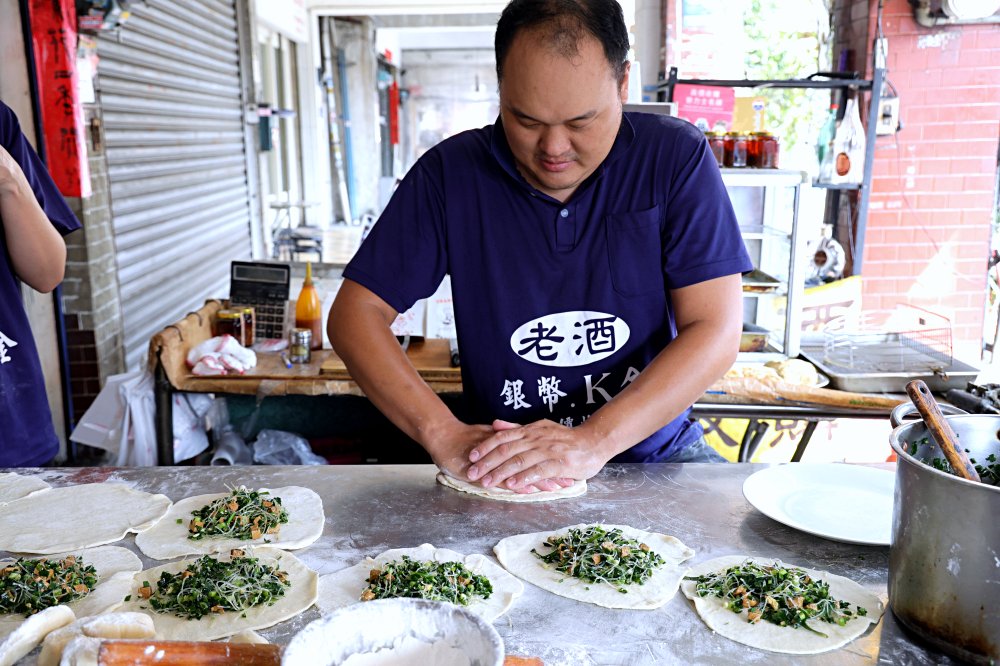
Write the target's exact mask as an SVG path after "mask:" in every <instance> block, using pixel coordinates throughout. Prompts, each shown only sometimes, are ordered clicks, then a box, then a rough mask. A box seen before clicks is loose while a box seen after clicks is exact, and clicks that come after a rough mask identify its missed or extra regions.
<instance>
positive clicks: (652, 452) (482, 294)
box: [344, 113, 752, 462]
mask: <svg viewBox="0 0 1000 666" xmlns="http://www.w3.org/2000/svg"><path fill="white" fill-rule="evenodd" d="M751 269H752V265H751V263H750V259H749V257H748V256H747V253H746V249H745V247H744V245H743V240H742V237H741V236H740V231H739V227H738V224H737V222H736V218H735V215H734V214H733V209H732V205H731V204H730V201H729V196H728V194H727V193H726V189H725V187H724V186H723V184H722V178H721V176H720V173H719V167H718V165H717V163H716V161H715V159H714V157H713V156H712V154H711V152H710V151H709V150H708V145H707V143H706V141H705V139H704V137H703V136H702V134H701V133H700V132H699V131H698V130H697V129H696V128H695V127H694V126H693V125H691V124H690V123H687V122H685V121H682V120H678V119H675V118H670V117H667V116H662V115H653V114H644V113H626V114H625V115H624V119H623V121H622V124H621V127H620V129H619V132H618V136H617V138H616V139H615V142H614V145H613V146H612V148H611V151H610V153H609V154H608V157H607V158H606V159H605V160H604V162H603V163H602V164H601V166H600V167H599V168H598V169H597V170H596V171H595V172H594V173H593V174H592V175H591V176H590V177H589V178H588V179H587V180H586V181H584V183H582V184H581V185H580V187H579V188H578V189H577V190H576V191H575V192H574V193H573V196H572V197H571V198H570V199H569V201H567V202H566V203H561V202H559V201H558V200H556V199H554V198H552V197H550V196H548V195H546V194H544V193H542V192H540V191H538V190H536V189H535V188H534V187H532V186H531V185H530V184H528V182H527V181H525V179H524V178H523V177H522V176H521V175H520V173H519V172H518V170H517V167H516V166H515V162H514V158H513V155H512V153H511V151H510V147H509V146H508V144H507V141H506V138H505V135H504V132H503V127H502V125H501V122H500V120H499V119H498V120H497V122H496V123H495V124H494V125H491V126H487V127H484V128H481V129H476V130H470V131H467V132H462V133H461V134H458V135H456V136H453V137H451V138H449V139H447V140H445V141H443V142H442V143H440V144H439V145H437V146H435V147H434V148H433V149H431V150H430V151H428V152H427V153H425V154H424V155H423V156H422V157H421V158H420V160H419V161H418V162H417V163H416V164H415V165H414V166H413V168H412V169H411V170H410V171H409V173H408V174H407V175H406V177H405V178H404V179H403V181H402V182H401V183H400V185H399V187H398V188H397V189H396V192H395V193H394V194H393V197H392V199H391V200H390V202H389V204H388V206H387V207H386V209H385V211H384V212H383V214H382V216H381V217H380V218H379V220H378V222H377V223H376V224H375V226H374V227H373V229H372V232H371V233H370V234H369V236H368V238H367V239H366V240H365V242H364V243H363V244H362V246H361V248H360V249H359V251H358V253H357V254H356V255H355V257H354V259H353V260H352V261H351V262H350V264H349V265H348V266H347V268H346V269H345V270H344V276H345V277H347V278H349V279H351V280H354V281H355V282H358V283H360V284H361V285H363V286H365V287H367V288H368V289H370V290H371V291H373V292H374V293H375V294H377V295H378V296H379V297H381V298H382V299H383V300H384V301H386V302H387V303H388V304H389V305H391V306H392V307H393V308H395V309H396V310H398V311H400V312H403V311H405V310H407V309H408V308H409V307H410V306H411V305H412V304H413V303H414V302H415V301H416V300H418V299H420V298H424V297H427V296H429V295H430V294H432V293H433V292H434V290H435V288H436V287H437V285H438V283H440V281H441V279H442V277H443V276H444V275H445V274H446V273H447V274H450V275H451V284H452V292H453V297H454V306H455V322H456V326H457V331H458V342H459V348H460V349H459V350H460V353H461V358H462V382H463V389H464V393H465V396H466V398H467V400H468V402H469V405H468V406H469V408H470V410H471V413H472V415H473V416H474V417H475V418H476V420H477V422H480V423H489V422H490V421H491V420H492V419H494V418H501V419H505V420H508V421H512V422H515V423H522V424H524V423H530V422H533V421H536V420H539V419H543V418H545V419H550V420H553V421H557V422H559V423H562V424H564V425H568V426H577V425H580V424H581V423H583V422H584V421H585V420H586V419H587V418H589V416H590V415H591V414H593V412H595V411H596V410H597V409H599V408H600V407H601V406H602V405H604V404H605V403H606V402H608V401H609V400H611V399H612V398H613V397H614V396H615V395H617V394H618V393H619V392H620V391H621V390H622V389H623V388H625V387H626V386H628V385H629V384H630V383H631V382H632V381H633V380H634V379H635V378H636V377H637V376H638V374H639V373H640V372H641V371H642V370H643V368H645V367H646V365H647V364H648V363H649V362H650V361H651V360H652V359H653V357H655V356H656V355H657V354H658V353H659V352H660V351H661V350H662V349H663V348H664V347H665V346H666V345H668V344H669V343H670V341H671V340H672V339H673V338H674V337H675V336H676V326H675V322H674V316H673V311H672V309H671V306H670V297H669V291H670V290H671V289H679V288H681V287H686V286H689V285H693V284H696V283H699V282H703V281H706V280H711V279H714V278H717V277H722V276H724V275H732V274H736V273H741V272H745V271H749V270H751ZM687 417H688V413H687V412H685V413H684V414H682V415H680V416H679V417H677V418H676V419H674V420H673V421H672V422H671V423H669V424H668V425H666V426H665V427H663V428H662V429H660V430H659V431H657V432H656V433H654V434H653V435H652V436H650V437H649V438H647V439H646V440H644V441H642V442H640V443H639V444H637V445H636V446H634V447H633V448H631V449H629V450H628V451H626V452H624V453H623V454H621V455H619V456H617V457H616V458H615V460H616V461H619V462H655V461H658V460H664V459H666V458H668V457H670V456H671V455H673V454H675V453H677V452H678V451H680V450H681V449H683V448H684V447H686V446H687V445H689V444H691V443H692V442H694V441H695V440H697V438H698V437H700V435H701V434H702V433H701V429H700V427H699V426H698V425H697V424H696V423H692V422H690V421H689V420H688V418H687Z"/></svg>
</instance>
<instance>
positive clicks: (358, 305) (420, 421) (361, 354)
mask: <svg viewBox="0 0 1000 666" xmlns="http://www.w3.org/2000/svg"><path fill="white" fill-rule="evenodd" d="M345 288H347V289H348V290H355V289H359V288H360V287H358V286H357V285H356V284H354V283H347V282H345ZM384 315H385V313H383V312H380V311H379V309H378V308H377V307H375V306H373V305H371V304H369V303H364V302H358V301H357V300H355V299H353V298H343V299H342V298H341V297H340V296H338V298H337V302H336V303H335V304H334V308H333V309H332V310H331V313H330V321H329V324H328V332H329V335H330V341H331V343H332V344H333V347H334V349H335V350H336V351H337V354H338V355H339V356H340V358H341V359H342V360H343V361H344V364H345V365H346V366H347V370H348V372H350V374H351V377H352V378H353V379H354V381H356V382H357V384H358V386H360V387H361V390H362V391H364V393H365V395H366V396H367V397H368V399H369V400H371V402H372V404H374V405H375V407H377V408H378V409H379V411H381V412H382V413H383V414H385V415H386V417H387V418H388V419H389V420H390V421H392V422H393V424H395V425H396V427H398V428H399V429H400V430H402V431H403V432H404V433H406V434H407V435H408V436H409V437H411V438H412V439H414V440H416V441H417V442H418V443H419V444H420V445H421V446H423V447H424V448H425V449H427V450H428V452H429V453H431V455H434V454H435V451H433V450H432V449H433V448H434V444H435V442H436V440H437V433H438V432H439V431H440V430H441V428H443V427H447V426H448V425H452V424H455V423H456V422H457V419H456V418H455V416H454V415H453V414H452V413H451V410H449V409H448V407H447V405H445V404H444V402H442V401H441V399H440V398H439V397H438V396H437V394H436V393H434V391H433V390H432V389H431V388H430V387H429V386H428V385H427V383H426V382H424V380H423V379H422V378H421V377H420V375H419V374H418V373H417V371H416V370H415V369H414V367H413V365H412V364H411V363H410V361H409V359H407V358H406V354H405V353H404V352H403V350H402V348H401V347H400V345H399V343H398V342H397V341H396V338H395V336H393V334H392V331H391V330H390V328H389V325H388V324H387V323H386V321H385V319H384Z"/></svg>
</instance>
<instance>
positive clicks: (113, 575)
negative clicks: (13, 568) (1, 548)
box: [0, 546, 142, 639]
mask: <svg viewBox="0 0 1000 666" xmlns="http://www.w3.org/2000/svg"><path fill="white" fill-rule="evenodd" d="M67 555H75V556H76V557H77V558H78V559H80V560H82V561H83V563H84V564H89V565H91V566H93V567H94V569H96V570H97V585H95V586H94V589H92V590H91V591H90V593H89V594H87V596H85V597H83V598H80V599H77V600H76V601H72V602H70V603H68V604H63V605H65V606H67V607H68V608H69V609H70V610H72V611H73V613H74V614H75V616H76V617H88V616H90V615H99V614H101V613H106V612H108V611H109V610H112V609H114V608H115V607H116V606H118V605H119V604H120V603H121V602H122V599H124V598H125V595H126V594H128V590H129V587H130V586H131V585H132V577H133V576H135V574H136V572H138V571H142V562H141V561H140V560H139V558H138V557H137V556H136V555H135V553H133V552H132V551H131V550H129V549H127V548H120V547H118V546H99V547H97V548H81V549H79V550H74V551H70V552H68V553H57V554H54V555H45V556H44V559H47V560H59V559H63V558H65V557H66V556H67ZM28 559H32V560H37V559H42V557H31V558H28ZM5 563H6V562H5V561H4V560H0V568H3V566H4V564H5ZM24 620H25V617H24V616H23V615H19V614H17V615H15V614H10V613H6V614H0V639H2V638H4V637H5V636H7V635H9V634H11V633H12V632H13V631H14V630H15V629H17V628H18V627H19V626H21V625H22V624H23V623H24Z"/></svg>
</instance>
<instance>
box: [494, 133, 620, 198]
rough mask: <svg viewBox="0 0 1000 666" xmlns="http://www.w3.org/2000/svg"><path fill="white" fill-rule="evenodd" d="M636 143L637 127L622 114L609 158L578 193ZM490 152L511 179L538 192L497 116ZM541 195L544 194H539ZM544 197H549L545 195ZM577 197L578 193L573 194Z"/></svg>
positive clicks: (583, 184)
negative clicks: (523, 172) (516, 158)
mask: <svg viewBox="0 0 1000 666" xmlns="http://www.w3.org/2000/svg"><path fill="white" fill-rule="evenodd" d="M634 141H635V127H633V125H632V121H631V120H629V117H628V114H627V113H622V122H621V125H619V127H618V135H617V136H615V142H614V143H613V144H612V145H611V150H610V151H609V152H608V156H607V157H605V158H604V161H603V162H601V165H600V166H599V167H597V169H595V170H594V173H592V174H590V176H589V177H588V178H587V180H585V181H584V182H583V183H581V184H580V187H579V188H578V189H577V191H579V190H582V189H585V188H587V187H588V186H589V185H590V183H592V182H593V181H595V180H596V179H598V178H600V177H601V176H602V175H604V172H605V171H607V169H608V167H609V166H611V165H612V164H614V163H615V162H617V161H618V160H619V159H621V158H622V157H623V156H624V155H625V154H626V153H627V152H628V150H629V148H631V147H632V143H633V142H634ZM490 152H491V153H493V158H494V159H495V160H496V161H497V163H498V164H499V165H500V168H502V169H503V170H504V171H506V172H507V173H508V174H509V175H510V177H511V178H513V179H514V180H515V181H516V182H518V183H520V184H521V185H522V186H523V187H526V188H528V189H530V190H531V191H532V192H537V190H535V188H534V187H532V185H531V184H530V183H529V182H528V181H526V180H525V179H524V176H522V175H521V172H520V171H518V169H517V163H516V162H515V161H514V153H513V152H511V149H510V144H509V143H507V135H506V133H505V132H504V129H503V121H502V120H501V118H500V116H497V120H496V122H495V123H493V135H492V136H491V137H490ZM539 194H543V193H541V192H539ZM543 196H548V195H544V194H543ZM573 196H574V197H575V196H576V192H574V193H573Z"/></svg>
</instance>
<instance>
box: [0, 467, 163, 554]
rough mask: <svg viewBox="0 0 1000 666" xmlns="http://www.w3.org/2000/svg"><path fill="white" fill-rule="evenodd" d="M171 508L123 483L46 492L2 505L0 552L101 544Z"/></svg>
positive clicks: (59, 549) (149, 524) (153, 520)
mask: <svg viewBox="0 0 1000 666" xmlns="http://www.w3.org/2000/svg"><path fill="white" fill-rule="evenodd" d="M169 508H170V500H169V499H168V498H167V496H166V495H153V494H150V493H144V492H142V491H140V490H134V489H132V488H130V487H128V486H126V485H124V484H121V483H85V484H81V485H77V486H65V487H61V488H49V489H48V490H41V491H39V492H36V493H32V494H31V495H29V496H27V497H22V498H21V499H18V500H14V501H13V502H10V503H8V504H6V505H5V506H4V507H3V512H4V527H3V529H2V530H0V550H9V551H10V552H12V553H40V554H47V553H60V552H63V551H70V550H75V549H77V548H89V547H91V546H101V545H103V544H106V543H111V542H113V541H118V540H119V539H121V538H122V537H124V536H125V535H126V534H128V533H129V532H142V531H143V530H147V529H149V528H150V527H152V526H153V524H154V523H156V521H157V520H159V519H160V518H162V517H163V515H164V514H165V513H166V512H167V509H169ZM95 518H97V519H96V520H95Z"/></svg>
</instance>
